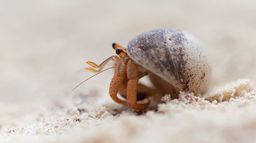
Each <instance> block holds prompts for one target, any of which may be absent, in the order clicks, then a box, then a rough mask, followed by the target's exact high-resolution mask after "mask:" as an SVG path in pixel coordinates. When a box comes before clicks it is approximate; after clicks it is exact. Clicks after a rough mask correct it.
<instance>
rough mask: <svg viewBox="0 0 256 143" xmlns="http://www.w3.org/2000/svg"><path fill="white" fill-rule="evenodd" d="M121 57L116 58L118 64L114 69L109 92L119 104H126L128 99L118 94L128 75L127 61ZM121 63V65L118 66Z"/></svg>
mask: <svg viewBox="0 0 256 143" xmlns="http://www.w3.org/2000/svg"><path fill="white" fill-rule="evenodd" d="M120 62H122V61H121V60H120V59H116V65H115V71H114V76H113V78H112V80H111V82H110V87H109V94H110V97H111V98H112V99H113V100H114V101H115V102H116V103H119V104H126V101H123V100H121V99H119V98H118V96H117V94H118V92H119V90H120V88H121V87H122V86H123V84H124V80H125V76H126V66H125V63H124V62H122V63H121V64H119V63H120ZM117 65H119V66H117Z"/></svg>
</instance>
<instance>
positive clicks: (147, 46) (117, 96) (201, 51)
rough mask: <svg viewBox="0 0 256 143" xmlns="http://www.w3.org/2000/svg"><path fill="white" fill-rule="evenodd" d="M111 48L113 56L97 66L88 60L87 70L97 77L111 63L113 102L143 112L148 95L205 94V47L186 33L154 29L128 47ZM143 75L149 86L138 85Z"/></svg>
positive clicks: (207, 65) (110, 91) (206, 66)
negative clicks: (183, 92)
mask: <svg viewBox="0 0 256 143" xmlns="http://www.w3.org/2000/svg"><path fill="white" fill-rule="evenodd" d="M112 47H113V49H114V50H115V52H116V55H114V56H111V57H109V58H108V59H106V60H105V61H103V62H102V63H101V64H99V65H97V64H95V63H94V62H91V61H88V62H87V64H88V65H89V66H90V67H88V68H86V69H87V70H89V71H92V72H96V73H97V74H99V73H101V72H103V71H104V70H103V68H104V67H105V65H106V64H107V63H108V62H109V61H113V63H114V64H113V68H114V75H113V78H112V80H111V83H110V86H109V94H110V96H111V98H112V99H113V100H114V101H115V102H116V103H119V104H123V105H126V106H128V107H129V108H131V109H134V110H144V109H146V108H147V107H148V106H149V104H150V97H151V96H156V95H157V96H163V95H165V94H170V95H171V97H172V98H177V97H178V95H179V92H180V91H187V92H193V93H194V94H195V95H199V94H202V93H204V92H206V91H207V85H208V81H209V78H210V74H209V73H210V67H209V64H208V61H207V56H206V51H205V48H204V47H203V46H202V45H201V44H200V42H199V41H198V40H197V39H196V38H194V37H193V36H192V35H190V34H189V33H187V32H184V31H182V30H177V29H156V30H151V31H148V32H144V33H142V34H140V35H138V36H136V37H135V38H134V39H132V40H131V41H130V42H129V43H128V47H127V48H124V47H123V46H121V45H120V44H117V43H113V45H112ZM144 76H148V77H149V79H150V81H151V83H152V85H153V86H152V87H149V86H146V85H144V84H142V83H140V82H139V79H140V78H142V77H144Z"/></svg>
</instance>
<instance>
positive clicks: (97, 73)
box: [72, 67, 114, 91]
mask: <svg viewBox="0 0 256 143" xmlns="http://www.w3.org/2000/svg"><path fill="white" fill-rule="evenodd" d="M112 68H114V67H110V68H107V69H104V70H102V71H99V72H98V73H96V74H94V75H92V76H90V77H88V78H86V79H85V80H83V81H82V82H80V83H79V84H78V85H76V86H75V87H74V88H73V89H72V91H74V90H75V89H77V88H78V87H80V86H81V85H82V84H83V83H84V82H86V81H87V80H89V79H91V78H93V77H95V76H97V75H98V74H101V73H103V72H105V71H107V70H110V69H112Z"/></svg>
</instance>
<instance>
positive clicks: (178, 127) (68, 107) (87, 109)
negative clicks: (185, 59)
mask: <svg viewBox="0 0 256 143" xmlns="http://www.w3.org/2000/svg"><path fill="white" fill-rule="evenodd" d="M0 11H1V14H0V17H1V22H0V31H1V32H0V83H1V84H0V108H1V110H0V142H3V143H5V142H6V143H14V142H15V143H16V142H26V143H30V142H31V143H35V142H38V143H46V142H49V143H57V142H61V143H69V142H72V143H73V142H81V143H82V142H86V143H87V142H95V143H102V142H111V143H120V142H124V143H126V142H135V143H136V142H140V143H141V142H147V143H150V142H152V143H153V142H163V143H164V142H175V143H198V142H218V143H227V142H233V143H241V142H247V143H250V142H252V143H253V142H256V137H255V133H256V110H255V108H256V95H255V94H256V86H255V79H256V74H255V71H256V62H255V60H256V57H255V56H254V53H255V52H256V49H255V47H256V42H255V40H254V37H255V36H254V35H256V28H255V23H256V20H255V19H254V18H253V17H255V13H256V3H255V1H253V0H247V1H228V0H215V1H204V0H195V1H185V0H172V1H166V0H163V1H154V0H142V1H136V0H130V1H114V0H109V1H99V0H91V1H90V0H86V1H63V0H55V1H51V0H44V1H32V0H25V1H18V0H14V1H3V0H2V1H0ZM163 27H164V28H179V29H183V30H185V31H188V32H190V33H192V34H193V35H195V36H196V37H198V38H199V39H200V40H201V41H202V42H203V43H204V45H205V46H206V47H207V49H208V58H209V61H210V63H211V67H212V82H211V84H210V85H209V91H208V92H207V93H206V94H204V95H203V97H195V96H194V95H193V93H185V92H181V93H180V98H179V99H175V100H170V97H169V95H166V96H164V97H163V98H162V101H164V102H165V103H162V104H159V105H158V110H157V111H153V110H149V111H148V112H146V113H144V114H141V115H138V114H136V113H134V112H132V111H131V110H129V109H127V108H125V107H122V106H121V105H118V104H116V103H114V102H113V101H112V100H111V99H110V97H109V95H108V86H109V82H110V80H111V76H112V75H113V72H112V71H107V72H105V73H104V74H102V75H99V76H97V77H95V78H93V79H91V80H89V81H88V82H86V83H85V84H84V85H82V86H81V87H80V88H78V89H77V90H75V91H72V88H73V87H74V86H75V85H76V84H77V83H79V82H80V81H82V80H83V79H85V78H87V77H89V76H91V75H92V74H91V73H88V72H86V71H84V70H83V68H84V67H86V65H85V64H84V62H85V61H87V60H92V61H95V62H96V63H99V62H101V61H103V60H104V59H105V58H107V57H109V56H111V55H113V54H114V51H113V50H112V48H111V44H112V42H119V43H121V44H122V45H124V46H125V45H127V43H128V42H129V40H130V39H131V38H133V37H134V36H135V35H137V34H139V33H141V32H144V31H147V30H151V29H155V28H163ZM210 97H211V98H210ZM206 98H208V99H211V100H212V101H213V102H209V101H208V100H206Z"/></svg>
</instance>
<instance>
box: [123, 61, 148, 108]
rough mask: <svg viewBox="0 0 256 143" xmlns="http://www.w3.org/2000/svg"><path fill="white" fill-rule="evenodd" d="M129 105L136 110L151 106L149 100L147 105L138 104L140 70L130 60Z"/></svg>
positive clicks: (128, 73) (128, 66) (128, 70)
mask: <svg viewBox="0 0 256 143" xmlns="http://www.w3.org/2000/svg"><path fill="white" fill-rule="evenodd" d="M127 78H128V84H127V97H126V98H127V105H128V106H129V107H131V108H132V109H135V110H142V109H145V108H146V107H147V106H148V105H149V103H150V102H149V100H148V102H146V103H141V104H138V103H137V90H138V80H139V75H138V68H137V65H136V64H135V63H134V62H133V61H131V60H129V61H128V63H127Z"/></svg>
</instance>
